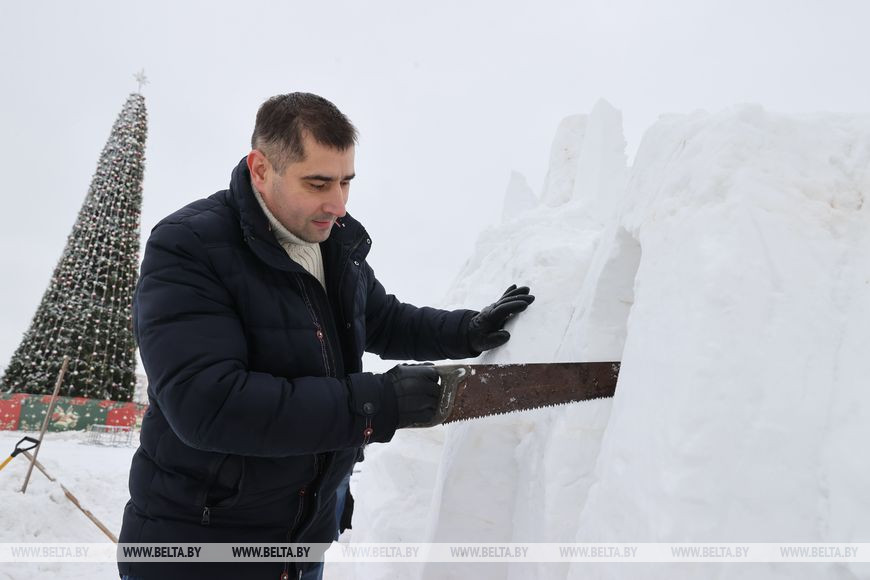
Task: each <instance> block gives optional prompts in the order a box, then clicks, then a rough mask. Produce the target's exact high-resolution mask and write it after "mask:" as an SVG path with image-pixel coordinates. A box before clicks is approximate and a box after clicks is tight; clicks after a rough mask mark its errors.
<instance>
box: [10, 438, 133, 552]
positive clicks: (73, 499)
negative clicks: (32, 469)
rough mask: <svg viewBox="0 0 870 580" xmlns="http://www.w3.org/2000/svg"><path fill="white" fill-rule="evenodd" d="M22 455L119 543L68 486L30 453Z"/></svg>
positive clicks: (109, 536) (111, 538) (25, 452)
mask: <svg viewBox="0 0 870 580" xmlns="http://www.w3.org/2000/svg"><path fill="white" fill-rule="evenodd" d="M22 453H23V454H24V456H25V457H27V458H28V459H30V461H31V462H32V464H33V465H36V468H37V469H39V471H41V472H42V474H43V475H44V476H45V477H47V478H48V480H49V481H53V482H55V483H56V484H58V485H59V486H60V488H61V489H62V490H63V493H64V495H65V496H66V498H67V499H68V500H70V501H71V502H73V504H75V506H76V507H77V508H79V509H80V510H81V512H82V513H83V514H85V515H86V516H87V517H88V519H89V520H91V521H92V522H94V524H96V526H97V527H98V528H100V530H101V531H102V532H103V533H104V534H106V536H108V538H109V539H110V540H112V541H113V542H114V543H116V544H117V543H118V538H117V537H116V536H115V534H113V533H112V532H111V531H109V528H107V527H106V526H105V524H103V522H101V521H100V520H98V519H97V516H95V515H94V514H92V513H91V511H90V510H88V509H85V508H84V507H82V504H80V503H79V500H78V498H77V497H76V496H74V495H73V493H72V492H71V491H70V490H68V489H67V488H66V486H64V484H62V483H61V482H59V481H58V480H56V479H55V478H53V477H52V476H51V474H50V473H48V471H46V470H45V467H44V466H43V465H42V464H41V463H40V462H39V461H37V460H36V457H34V456H32V455H31V454H30V453H29V452H28V451H22Z"/></svg>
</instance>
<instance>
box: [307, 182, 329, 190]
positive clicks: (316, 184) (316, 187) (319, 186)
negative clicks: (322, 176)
mask: <svg viewBox="0 0 870 580" xmlns="http://www.w3.org/2000/svg"><path fill="white" fill-rule="evenodd" d="M311 187H313V188H314V189H323V188H324V187H326V184H325V183H312V184H311Z"/></svg>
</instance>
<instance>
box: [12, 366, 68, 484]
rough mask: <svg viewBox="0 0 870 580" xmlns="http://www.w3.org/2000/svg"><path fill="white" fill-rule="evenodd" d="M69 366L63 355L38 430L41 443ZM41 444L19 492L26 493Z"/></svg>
mask: <svg viewBox="0 0 870 580" xmlns="http://www.w3.org/2000/svg"><path fill="white" fill-rule="evenodd" d="M68 366H69V357H68V356H65V357H63V364H62V365H61V367H60V372H59V373H57V382H56V383H55V384H54V393H52V394H51V402H50V403H49V404H48V410H47V411H46V412H45V419H43V420H42V429H40V430H39V442H40V443H42V438H43V437H44V436H45V431H46V430H47V429H48V422H49V421H50V420H51V414H52V413H53V412H54V404H55V403H56V402H57V393H58V392H59V391H60V386H61V385H62V384H63V377H64V375H66V369H67V367H68ZM40 447H42V445H37V446H36V449H35V450H34V452H33V459H32V460H31V461H30V467H28V468H27V475H26V476H25V478H24V485H23V486H21V493H27V484H28V482H30V474H31V473H33V464H34V463H36V456H37V455H38V454H39V449H40Z"/></svg>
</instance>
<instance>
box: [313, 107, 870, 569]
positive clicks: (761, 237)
mask: <svg viewBox="0 0 870 580" xmlns="http://www.w3.org/2000/svg"><path fill="white" fill-rule="evenodd" d="M624 151H625V141H624V138H623V134H622V122H621V114H620V113H619V112H618V111H616V110H615V109H613V108H612V107H611V106H610V105H608V104H607V103H605V102H599V103H598V104H597V105H596V106H595V107H594V109H593V110H592V112H591V114H589V115H578V116H573V117H569V118H567V119H565V120H564V121H563V122H562V123H561V125H560V126H559V128H558V130H557V133H556V136H555V139H554V142H553V146H552V150H551V157H550V169H549V173H548V175H547V178H546V181H545V184H544V186H543V188H542V191H541V193H540V195H537V196H536V195H535V194H534V192H533V191H532V190H531V188H530V187H529V186H528V185H527V184H526V182H525V180H524V178H523V177H522V176H521V175H518V174H514V175H512V176H511V180H510V183H509V186H508V191H507V194H506V197H505V206H504V212H503V222H502V224H501V225H499V226H497V227H494V228H491V229H489V230H488V231H486V232H484V233H483V234H482V235H481V236H480V239H479V241H478V243H477V246H476V248H475V251H474V252H473V255H472V257H471V258H470V259H469V260H468V262H467V263H466V264H465V266H464V267H463V268H462V270H461V272H460V274H459V275H458V276H457V278H456V282H455V284H454V285H453V287H452V289H451V290H450V292H449V293H448V295H447V297H446V300H445V303H444V304H443V306H444V307H449V308H453V307H466V306H467V307H477V308H480V307H482V306H483V305H485V304H488V303H489V302H491V301H492V300H493V299H494V298H495V297H497V296H498V295H499V294H500V293H501V292H502V291H503V290H504V288H506V287H507V286H508V285H510V284H511V283H514V282H516V283H518V284H520V285H523V284H528V285H529V286H531V288H532V292H533V293H534V294H535V295H536V296H537V300H536V302H535V303H534V304H533V305H532V306H531V307H530V308H529V309H528V310H527V311H526V312H525V313H523V314H522V315H520V316H519V317H517V318H516V319H515V320H513V321H512V322H511V323H510V324H509V326H508V329H509V330H510V331H511V333H512V335H513V338H512V339H511V341H510V342H509V343H508V344H507V345H506V346H504V347H502V348H499V349H496V350H495V351H492V352H489V353H485V354H484V356H482V357H480V358H479V359H477V362H551V361H573V360H621V361H622V370H621V375H620V378H619V383H618V387H617V392H616V396H615V397H614V398H613V399H612V400H598V401H592V402H585V403H578V404H572V405H566V406H561V407H557V408H551V409H544V410H537V411H530V412H525V413H520V414H513V415H509V416H501V417H493V418H489V419H485V420H478V421H471V422H465V423H461V424H456V425H451V426H449V427H446V428H437V429H429V430H404V431H400V432H398V433H397V435H396V437H395V439H394V440H393V442H391V443H390V444H387V445H372V446H371V447H370V449H369V453H368V458H367V460H366V461H365V463H363V464H362V465H361V467H362V472H361V473H360V474H359V476H357V477H355V478H354V480H353V492H354V495H355V497H356V498H357V504H356V513H355V515H354V529H353V532H352V539H353V541H355V542H394V541H409V542H426V541H435V542H446V541H474V542H509V541H515V542H525V541H534V542H547V541H568V542H599V541H600V542H691V541H697V542H791V541H794V542H867V541H870V463H868V461H867V459H866V456H865V455H864V453H865V450H864V446H865V445H866V443H865V442H866V441H870V388H868V377H870V356H868V352H867V351H868V346H867V345H868V344H870V259H868V258H870V210H868V208H865V205H864V198H865V196H866V195H867V194H868V193H870V118H868V117H867V116H856V115H837V114H815V115H800V116H796V115H789V116H786V115H780V114H775V113H772V112H768V111H765V110H764V109H763V108H761V107H759V106H752V105H746V106H739V107H734V108H732V109H729V110H726V111H724V112H721V113H718V114H709V113H705V112H697V113H693V114H691V115H668V116H663V117H661V118H660V120H659V121H658V122H657V123H656V124H655V125H654V126H653V127H652V128H651V129H649V131H648V132H647V134H646V135H645V137H644V139H643V141H642V143H641V146H640V148H639V150H638V154H637V156H636V159H635V160H634V163H633V165H632V166H631V167H628V166H627V163H626V157H625V153H624ZM348 566H349V565H348ZM355 566H356V569H355V570H353V571H350V570H347V569H346V568H345V569H341V568H333V570H332V571H330V570H329V568H327V577H329V576H333V577H341V576H342V575H347V574H348V573H353V575H354V577H366V578H425V579H430V578H431V579H436V578H438V579H440V578H471V577H475V578H507V579H513V578H517V579H518V578H623V577H627V576H626V575H629V576H631V577H645V578H663V579H664V578H669V579H672V578H689V577H706V578H724V577H727V578H735V577H736V578H791V577H802V578H816V577H818V578H822V577H824V578H854V577H867V576H868V575H870V569H868V568H867V565H863V564H861V565H844V564H778V565H774V564H687V563H679V564H580V563H576V564H567V563H566V564H511V565H507V564H462V565H456V564H449V565H448V564H422V565H408V564H356V565H355ZM335 574H338V575H337V576H336V575H335Z"/></svg>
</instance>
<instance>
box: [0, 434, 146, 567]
mask: <svg viewBox="0 0 870 580" xmlns="http://www.w3.org/2000/svg"><path fill="white" fill-rule="evenodd" d="M24 435H29V436H36V435H37V434H36V433H24V432H20V431H0V454H2V456H3V457H4V458H5V457H8V454H9V453H11V452H12V450H13V449H14V448H15V444H16V443H17V442H18V440H19V439H21V437H23V436H24ZM134 452H135V447H102V446H100V447H97V446H93V445H88V444H86V443H85V433H84V432H83V431H80V432H73V433H47V434H46V436H45V439H44V442H43V445H42V448H41V449H40V451H39V455H38V457H37V459H38V460H39V462H40V463H42V465H43V466H44V467H45V469H46V471H48V473H50V474H51V475H52V476H53V477H54V478H55V479H56V480H58V481H59V482H60V483H62V484H63V485H64V486H65V487H66V488H67V489H68V490H69V491H70V492H72V493H73V495H75V496H76V497H77V498H78V500H79V502H80V503H81V504H82V507H84V508H86V509H88V510H90V511H91V513H93V514H94V516H96V517H97V518H98V519H99V520H100V521H101V522H103V524H104V525H105V526H106V527H107V528H109V529H110V530H112V531H113V532H114V533H115V535H116V536H117V535H118V532H119V531H120V529H121V516H122V514H123V510H124V504H126V503H127V500H128V499H129V494H128V492H127V476H128V473H129V471H130V459H131V458H132V457H133V453H134ZM28 465H29V461H28V460H27V458H26V457H24V455H18V456H17V457H16V458H15V459H13V460H12V462H10V463H9V464H8V465H7V466H6V467H5V468H4V469H3V471H0V505H2V506H3V507H2V516H0V542H110V540H109V539H108V538H107V537H106V536H105V535H104V534H103V532H102V531H100V529H99V528H98V527H97V526H96V525H94V524H93V523H92V522H91V520H89V519H88V518H87V517H85V515H84V514H82V512H81V511H79V510H78V508H76V507H75V505H73V503H72V502H70V501H69V500H68V499H67V498H66V496H65V495H64V492H63V490H62V489H61V488H60V486H59V485H58V484H57V483H55V482H51V481H49V480H48V479H47V478H46V477H45V476H43V474H42V473H41V472H40V471H39V470H38V469H35V468H34V470H33V473H32V475H31V478H30V483H29V484H28V486H27V493H26V494H22V493H21V491H20V490H21V486H22V483H23V482H24V478H25V475H26V474H27V467H28ZM48 575H50V576H52V577H57V578H70V579H81V580H85V579H91V578H93V579H95V580H96V579H106V580H108V579H111V578H114V579H117V578H118V568H117V565H115V564H90V563H76V564H60V563H39V564H35V563H27V564H21V563H14V564H11V563H3V564H0V579H2V580H26V579H29V578H37V577H45V576H48Z"/></svg>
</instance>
